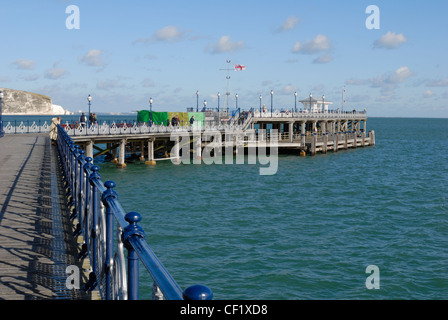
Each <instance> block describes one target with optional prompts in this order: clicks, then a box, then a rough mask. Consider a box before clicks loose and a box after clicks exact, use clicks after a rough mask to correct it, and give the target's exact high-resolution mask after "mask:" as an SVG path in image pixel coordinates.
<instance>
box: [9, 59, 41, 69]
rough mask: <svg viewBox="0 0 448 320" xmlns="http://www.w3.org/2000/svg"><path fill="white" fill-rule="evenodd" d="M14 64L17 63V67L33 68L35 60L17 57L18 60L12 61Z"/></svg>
mask: <svg viewBox="0 0 448 320" xmlns="http://www.w3.org/2000/svg"><path fill="white" fill-rule="evenodd" d="M12 64H15V65H16V67H17V69H21V70H33V69H34V65H35V63H34V61H33V60H27V59H17V60H16V61H14V62H12Z"/></svg>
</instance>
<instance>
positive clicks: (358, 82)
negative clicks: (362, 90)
mask: <svg viewBox="0 0 448 320" xmlns="http://www.w3.org/2000/svg"><path fill="white" fill-rule="evenodd" d="M345 84H346V85H352V86H361V85H364V84H366V81H365V80H362V79H348V80H346V81H345Z"/></svg>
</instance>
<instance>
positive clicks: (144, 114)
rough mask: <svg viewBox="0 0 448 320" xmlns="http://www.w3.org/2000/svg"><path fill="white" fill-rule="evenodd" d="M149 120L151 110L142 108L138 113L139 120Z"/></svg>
mask: <svg viewBox="0 0 448 320" xmlns="http://www.w3.org/2000/svg"><path fill="white" fill-rule="evenodd" d="M148 121H149V111H148V110H140V111H139V112H138V113H137V122H148Z"/></svg>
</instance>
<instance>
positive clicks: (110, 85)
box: [96, 80, 124, 91]
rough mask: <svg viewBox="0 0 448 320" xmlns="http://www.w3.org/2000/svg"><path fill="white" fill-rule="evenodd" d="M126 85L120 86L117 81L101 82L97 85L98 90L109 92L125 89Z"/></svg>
mask: <svg viewBox="0 0 448 320" xmlns="http://www.w3.org/2000/svg"><path fill="white" fill-rule="evenodd" d="M123 87H124V85H122V84H119V83H118V81H117V80H99V81H98V82H97V83H96V88H97V89H98V90H105V91H109V90H111V89H116V88H123Z"/></svg>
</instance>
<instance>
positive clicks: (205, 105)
mask: <svg viewBox="0 0 448 320" xmlns="http://www.w3.org/2000/svg"><path fill="white" fill-rule="evenodd" d="M206 108H207V100H204V112H205V111H206Z"/></svg>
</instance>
